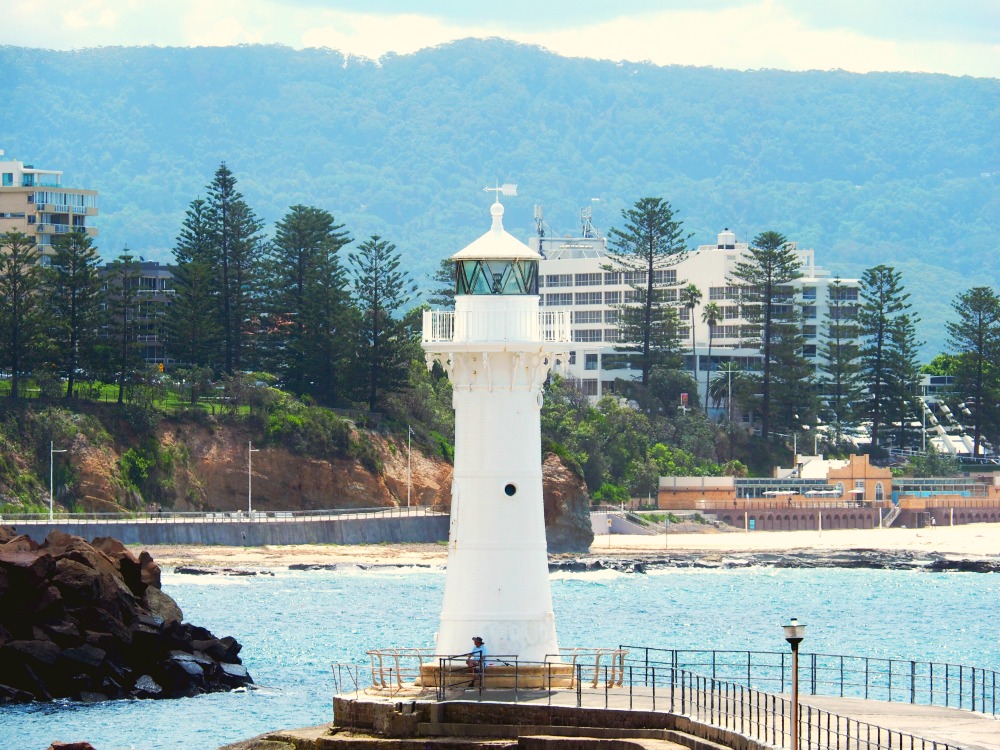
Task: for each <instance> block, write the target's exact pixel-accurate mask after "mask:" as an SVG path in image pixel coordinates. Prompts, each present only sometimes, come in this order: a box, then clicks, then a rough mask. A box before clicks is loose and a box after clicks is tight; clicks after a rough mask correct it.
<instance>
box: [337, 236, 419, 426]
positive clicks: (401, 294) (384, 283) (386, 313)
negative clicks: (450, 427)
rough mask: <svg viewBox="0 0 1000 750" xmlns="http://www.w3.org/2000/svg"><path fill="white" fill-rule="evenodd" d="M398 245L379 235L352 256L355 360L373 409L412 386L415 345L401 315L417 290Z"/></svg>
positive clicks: (368, 400) (369, 406) (366, 398)
mask: <svg viewBox="0 0 1000 750" xmlns="http://www.w3.org/2000/svg"><path fill="white" fill-rule="evenodd" d="M399 264H400V256H399V254H398V253H397V252H396V246H395V245H393V244H392V243H391V242H387V241H386V240H384V239H382V238H381V237H379V236H378V235H372V237H371V238H370V239H368V240H366V241H365V242H364V243H362V245H361V246H360V247H359V248H358V249H357V251H355V252H354V253H352V254H351V255H350V268H351V276H352V281H353V292H354V295H353V296H354V302H355V305H356V306H357V308H358V312H359V314H360V326H359V328H358V335H357V350H356V354H355V361H356V363H357V367H358V372H359V377H358V382H359V383H360V385H361V387H362V388H363V389H364V393H363V394H362V395H363V397H364V398H365V400H366V401H367V403H368V409H369V410H370V411H375V410H376V409H377V407H378V406H379V404H380V403H381V398H382V396H383V394H385V393H386V392H389V391H396V390H400V389H402V388H404V387H406V385H407V382H408V381H407V370H408V368H407V365H408V364H409V362H410V360H411V359H413V357H414V356H415V355H416V354H417V351H418V350H417V344H416V341H415V340H414V339H413V338H412V337H411V336H409V335H408V332H407V328H406V326H405V325H404V324H403V321H401V320H400V319H399V318H398V317H397V316H398V314H399V313H400V311H401V310H402V309H403V308H404V307H405V306H406V305H407V304H408V303H409V301H410V300H411V299H412V298H413V295H415V294H416V292H417V287H416V285H415V284H414V283H413V282H412V280H411V279H410V276H409V274H408V273H407V272H406V271H401V270H400V268H399Z"/></svg>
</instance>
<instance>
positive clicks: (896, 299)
mask: <svg viewBox="0 0 1000 750" xmlns="http://www.w3.org/2000/svg"><path fill="white" fill-rule="evenodd" d="M909 297H910V295H909V294H907V293H906V292H905V291H904V290H903V285H902V274H901V273H899V271H897V270H896V269H894V268H892V267H891V266H886V265H878V266H874V267H872V268H869V269H867V270H866V271H865V272H864V274H862V277H861V299H862V304H861V308H860V310H859V311H858V326H859V329H860V332H861V336H862V344H861V363H862V371H861V383H862V385H863V386H864V390H865V398H864V399H863V401H862V402H861V404H860V405H861V416H863V417H866V418H868V419H870V420H871V423H872V426H871V437H872V448H873V449H875V448H877V446H878V445H879V433H880V432H881V429H882V427H883V426H884V425H885V424H886V422H887V413H888V412H890V411H891V409H892V405H893V404H894V403H898V398H899V394H898V393H897V392H896V390H895V389H894V383H897V382H899V378H898V377H896V375H895V373H894V369H893V368H894V367H896V366H897V365H898V364H899V363H898V360H897V359H896V357H895V347H896V345H897V343H898V341H899V340H898V339H897V340H896V341H894V339H893V336H894V332H895V329H896V328H897V326H898V325H899V323H900V321H899V318H900V316H902V315H906V314H908V310H909V309H910V307H911V305H910V303H909V302H907V300H908V299H909Z"/></svg>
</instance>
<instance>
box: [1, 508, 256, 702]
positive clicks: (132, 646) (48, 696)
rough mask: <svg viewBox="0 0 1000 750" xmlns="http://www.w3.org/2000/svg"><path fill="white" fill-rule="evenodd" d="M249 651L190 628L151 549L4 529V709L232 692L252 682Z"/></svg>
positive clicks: (61, 534) (2, 626) (2, 645)
mask: <svg viewBox="0 0 1000 750" xmlns="http://www.w3.org/2000/svg"><path fill="white" fill-rule="evenodd" d="M240 648H241V646H240V644H239V643H237V642H236V640H235V639H233V638H229V637H226V638H216V637H215V636H213V635H212V634H211V633H210V632H209V631H208V630H206V629H205V628H200V627H197V626H195V625H191V624H189V623H185V622H183V614H182V613H181V610H180V608H179V607H178V606H177V604H176V603H175V602H174V600H173V599H171V598H170V597H169V596H168V595H167V594H165V593H163V591H162V590H161V589H160V569H159V567H158V566H157V565H156V563H155V562H154V561H153V559H152V557H150V556H149V554H148V553H147V552H142V554H140V555H139V556H138V557H136V556H135V555H134V554H133V553H132V552H130V551H129V550H128V549H126V548H125V547H124V545H122V544H121V542H119V541H117V540H115V539H110V538H101V539H95V540H93V542H90V543H87V542H86V541H85V540H83V539H81V538H80V537H76V536H71V535H69V534H64V533H62V532H58V531H55V532H52V533H51V534H49V536H48V537H47V538H46V540H45V542H44V543H43V544H41V545H38V544H36V543H34V542H32V541H31V540H30V539H28V538H27V537H25V536H15V535H14V532H13V531H12V530H11V529H10V528H7V527H0V703H4V702H28V701H48V700H52V699H56V698H69V699H72V700H79V701H88V702H93V701H102V700H109V699H117V698H175V697H181V696H193V695H198V694H200V693H205V692H218V691H223V690H232V689H234V688H238V687H242V686H245V685H249V684H252V682H253V680H252V679H251V678H250V676H249V675H248V674H247V670H246V668H245V667H244V666H243V665H242V663H241V662H240V658H239V652H240Z"/></svg>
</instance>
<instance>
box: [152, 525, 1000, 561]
mask: <svg viewBox="0 0 1000 750" xmlns="http://www.w3.org/2000/svg"><path fill="white" fill-rule="evenodd" d="M138 549H139V548H136V551H138ZM145 549H147V550H148V551H149V553H150V554H151V555H152V556H153V559H155V560H156V562H157V563H158V564H159V565H160V567H162V568H173V567H177V566H194V567H205V568H287V567H288V566H289V565H296V564H318V565H331V564H350V563H354V564H362V565H444V564H445V562H446V560H447V556H448V548H447V546H446V545H445V544H375V545H356V546H343V545H334V544H330V545H312V544H310V545H287V546H271V547H215V546H194V545H182V546H173V545H172V546H151V547H146V548H145ZM851 550H880V551H886V552H913V553H921V552H926V553H938V554H941V555H947V556H949V557H956V558H962V559H982V558H987V559H991V560H998V559H1000V524H967V525H962V526H938V527H935V528H926V529H868V530H856V529H845V530H837V531H823V532H817V531H754V532H751V533H745V532H741V531H730V532H725V533H723V532H714V533H713V532H712V531H708V532H704V533H678V534H675V533H671V534H670V535H669V537H666V538H665V537H664V535H663V534H659V535H657V536H627V535H621V534H615V535H611V536H610V537H609V536H607V535H600V536H597V537H595V538H594V543H593V545H591V547H590V551H589V553H580V554H577V555H570V556H569V557H574V556H575V557H604V558H608V557H617V558H629V559H642V558H643V557H647V556H653V555H657V556H659V555H663V554H664V552H669V553H671V554H672V555H673V554H677V553H690V554H691V555H703V554H726V553H755V552H756V553H763V552H824V553H827V552H849V551H851ZM560 557H563V556H560Z"/></svg>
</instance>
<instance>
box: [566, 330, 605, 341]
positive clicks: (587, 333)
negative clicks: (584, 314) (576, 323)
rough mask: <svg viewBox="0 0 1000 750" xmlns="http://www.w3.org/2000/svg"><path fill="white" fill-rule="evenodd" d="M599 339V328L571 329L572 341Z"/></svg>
mask: <svg viewBox="0 0 1000 750" xmlns="http://www.w3.org/2000/svg"><path fill="white" fill-rule="evenodd" d="M600 340H601V329H600V328H593V329H584V330H582V331H573V341H579V342H581V343H597V342H599V341H600Z"/></svg>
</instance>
